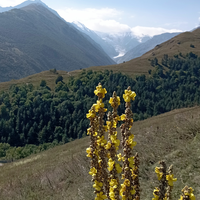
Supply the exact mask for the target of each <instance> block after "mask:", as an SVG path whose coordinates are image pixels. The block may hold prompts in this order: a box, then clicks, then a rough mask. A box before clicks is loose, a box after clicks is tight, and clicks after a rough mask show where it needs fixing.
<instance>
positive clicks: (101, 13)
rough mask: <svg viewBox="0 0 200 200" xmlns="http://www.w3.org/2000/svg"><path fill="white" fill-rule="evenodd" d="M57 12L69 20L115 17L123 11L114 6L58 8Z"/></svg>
mask: <svg viewBox="0 0 200 200" xmlns="http://www.w3.org/2000/svg"><path fill="white" fill-rule="evenodd" d="M57 12H58V13H59V14H60V16H61V17H63V18H64V19H65V20H66V21H68V22H72V21H81V20H82V21H86V20H94V19H108V18H110V19H113V18H115V17H117V16H119V15H120V14H121V12H119V11H117V10H116V9H112V8H101V9H96V8H86V9H83V10H78V9H73V8H66V9H62V10H57Z"/></svg>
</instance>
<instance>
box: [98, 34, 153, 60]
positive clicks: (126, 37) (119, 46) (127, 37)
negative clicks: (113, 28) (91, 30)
mask: <svg viewBox="0 0 200 200" xmlns="http://www.w3.org/2000/svg"><path fill="white" fill-rule="evenodd" d="M96 33H97V34H98V35H99V36H100V37H101V38H102V39H103V40H104V41H105V42H106V43H107V44H109V45H110V46H113V47H114V48H115V51H116V52H117V53H118V55H117V56H115V57H114V60H115V59H116V58H118V57H121V56H123V55H124V54H125V53H126V52H128V51H129V50H131V49H132V48H134V47H136V46H137V45H139V44H140V43H142V42H145V41H147V40H148V39H150V37H148V36H146V37H143V38H138V37H136V36H134V35H133V33H132V32H124V33H113V34H111V33H110V34H109V33H102V32H96Z"/></svg>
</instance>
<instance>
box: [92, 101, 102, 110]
mask: <svg viewBox="0 0 200 200" xmlns="http://www.w3.org/2000/svg"><path fill="white" fill-rule="evenodd" d="M93 106H94V107H95V112H99V109H100V108H104V103H102V99H100V100H97V103H96V104H94V105H93Z"/></svg>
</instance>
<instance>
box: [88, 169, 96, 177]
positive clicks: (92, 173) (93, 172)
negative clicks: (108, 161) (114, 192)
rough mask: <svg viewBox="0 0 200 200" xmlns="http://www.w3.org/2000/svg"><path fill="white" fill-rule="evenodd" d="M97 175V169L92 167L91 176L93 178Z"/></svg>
mask: <svg viewBox="0 0 200 200" xmlns="http://www.w3.org/2000/svg"><path fill="white" fill-rule="evenodd" d="M96 173H97V170H96V168H95V167H92V168H91V169H90V172H89V174H90V175H92V176H95V175H96Z"/></svg>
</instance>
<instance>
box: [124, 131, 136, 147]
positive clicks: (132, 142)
mask: <svg viewBox="0 0 200 200" xmlns="http://www.w3.org/2000/svg"><path fill="white" fill-rule="evenodd" d="M133 138H134V135H133V134H131V135H130V136H129V137H128V140H126V143H127V144H128V145H130V146H131V149H133V147H134V146H135V145H136V144H137V142H135V141H133Z"/></svg>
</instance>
